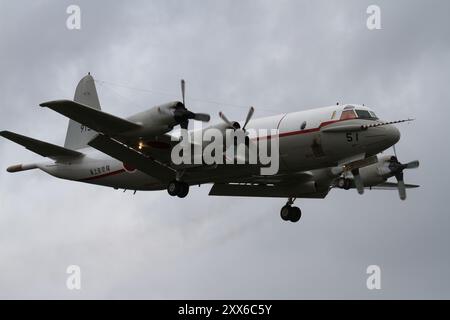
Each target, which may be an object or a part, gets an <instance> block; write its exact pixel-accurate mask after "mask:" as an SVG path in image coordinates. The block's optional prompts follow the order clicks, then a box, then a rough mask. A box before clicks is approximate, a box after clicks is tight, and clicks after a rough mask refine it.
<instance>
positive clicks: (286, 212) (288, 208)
mask: <svg viewBox="0 0 450 320" xmlns="http://www.w3.org/2000/svg"><path fill="white" fill-rule="evenodd" d="M294 201H295V199H292V198H289V200H288V202H287V203H286V205H285V206H284V207H283V208H281V211H280V216H281V219H283V220H284V221H291V222H298V221H299V220H300V218H301V217H302V210H300V208H298V207H293V206H292V205H293V204H294Z"/></svg>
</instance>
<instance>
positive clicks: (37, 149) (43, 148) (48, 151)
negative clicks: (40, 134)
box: [0, 131, 83, 160]
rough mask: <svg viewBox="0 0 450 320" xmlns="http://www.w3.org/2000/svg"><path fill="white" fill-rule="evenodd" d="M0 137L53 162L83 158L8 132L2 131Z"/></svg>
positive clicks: (74, 153)
mask: <svg viewBox="0 0 450 320" xmlns="http://www.w3.org/2000/svg"><path fill="white" fill-rule="evenodd" d="M0 136H2V137H4V138H6V139H9V140H11V141H13V142H15V143H17V144H20V145H22V146H24V147H25V148H27V149H28V150H30V151H33V152H34V153H37V154H39V155H41V156H43V157H47V158H50V159H53V160H61V159H64V158H76V157H81V156H83V154H82V153H80V152H77V151H73V150H69V149H66V148H63V147H60V146H57V145H54V144H51V143H48V142H44V141H40V140H37V139H33V138H29V137H26V136H22V135H20V134H17V133H14V132H10V131H2V132H0Z"/></svg>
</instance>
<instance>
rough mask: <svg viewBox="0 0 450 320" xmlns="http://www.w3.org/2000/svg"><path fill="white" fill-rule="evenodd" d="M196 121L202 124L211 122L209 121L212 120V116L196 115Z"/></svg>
mask: <svg viewBox="0 0 450 320" xmlns="http://www.w3.org/2000/svg"><path fill="white" fill-rule="evenodd" d="M194 119H195V120H197V121H201V122H209V120H211V116H210V115H209V114H206V113H195V114H194Z"/></svg>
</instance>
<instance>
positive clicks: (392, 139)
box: [385, 124, 400, 146]
mask: <svg viewBox="0 0 450 320" xmlns="http://www.w3.org/2000/svg"><path fill="white" fill-rule="evenodd" d="M385 130H386V139H387V141H388V143H389V145H390V146H393V145H394V144H396V143H397V142H399V140H400V130H398V129H397V128H396V127H395V126H393V125H391V124H390V125H387V126H385Z"/></svg>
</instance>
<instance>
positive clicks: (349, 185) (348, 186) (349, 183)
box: [344, 179, 352, 190]
mask: <svg viewBox="0 0 450 320" xmlns="http://www.w3.org/2000/svg"><path fill="white" fill-rule="evenodd" d="M344 181H345V182H344V190H350V187H351V186H352V181H351V180H350V179H345V180H344Z"/></svg>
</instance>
